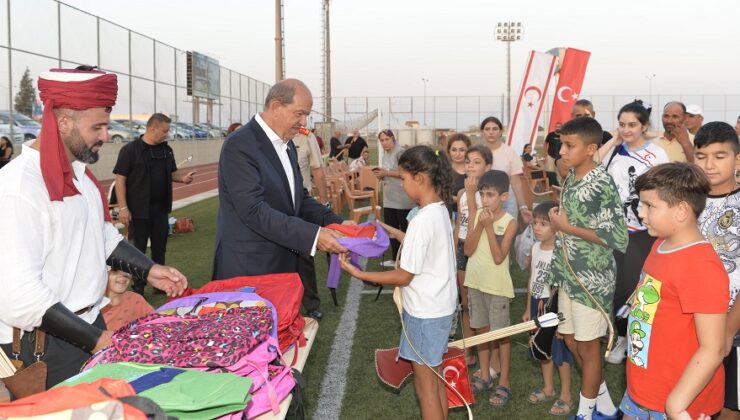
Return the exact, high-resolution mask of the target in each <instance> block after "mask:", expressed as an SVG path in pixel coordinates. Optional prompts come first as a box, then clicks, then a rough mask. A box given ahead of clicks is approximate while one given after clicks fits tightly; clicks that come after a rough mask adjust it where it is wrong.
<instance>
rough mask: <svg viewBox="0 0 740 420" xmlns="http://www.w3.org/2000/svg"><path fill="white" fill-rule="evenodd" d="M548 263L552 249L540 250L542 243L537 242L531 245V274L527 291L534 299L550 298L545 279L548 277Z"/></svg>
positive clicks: (548, 287) (550, 259)
mask: <svg viewBox="0 0 740 420" xmlns="http://www.w3.org/2000/svg"><path fill="white" fill-rule="evenodd" d="M550 261H552V249H548V250H544V249H542V243H541V242H539V241H537V242H535V243H534V245H532V269H531V271H532V273H531V274H530V280H529V291H530V293H532V297H533V298H535V299H545V298H549V297H550V286H549V285H548V284H547V279H548V278H549V277H550Z"/></svg>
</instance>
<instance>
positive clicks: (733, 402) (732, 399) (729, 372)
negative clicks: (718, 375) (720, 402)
mask: <svg viewBox="0 0 740 420" xmlns="http://www.w3.org/2000/svg"><path fill="white" fill-rule="evenodd" d="M739 355H740V352H738V348H737V347H733V348H732V349H731V350H730V354H728V355H727V357H725V360H723V361H722V364H723V365H724V367H725V404H724V407H725V408H729V409H730V410H734V411H738V410H740V408H739V407H738V400H740V396H738V391H739V390H740V386H738V379H739V378H740V374H738V368H739V367H740V363H738V356H739Z"/></svg>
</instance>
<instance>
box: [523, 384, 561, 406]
mask: <svg viewBox="0 0 740 420" xmlns="http://www.w3.org/2000/svg"><path fill="white" fill-rule="evenodd" d="M554 399H555V393H554V392H553V393H552V395H547V394H545V392H544V391H543V390H542V389H540V388H537V389H535V390H534V391H532V393H531V394H529V398H527V401H529V403H530V404H541V403H543V402H546V401H550V400H554Z"/></svg>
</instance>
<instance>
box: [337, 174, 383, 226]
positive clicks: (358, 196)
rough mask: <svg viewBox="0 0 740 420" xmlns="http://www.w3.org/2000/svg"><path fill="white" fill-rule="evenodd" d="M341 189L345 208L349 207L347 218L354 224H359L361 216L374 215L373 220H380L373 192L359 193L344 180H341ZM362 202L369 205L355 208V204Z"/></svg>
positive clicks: (359, 191)
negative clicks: (366, 202)
mask: <svg viewBox="0 0 740 420" xmlns="http://www.w3.org/2000/svg"><path fill="white" fill-rule="evenodd" d="M341 182H342V189H343V195H344V199H345V203H346V204H347V207H349V217H350V219H352V220H354V221H355V223H359V222H360V218H361V217H362V216H369V215H370V214H375V218H376V219H378V220H380V206H379V205H378V200H377V197H376V196H375V192H373V191H361V190H358V189H356V188H353V187H351V186H350V184H349V182H348V180H347V179H346V178H342V180H341ZM363 200H367V201H368V202H369V205H367V206H362V207H357V203H358V202H361V201H363Z"/></svg>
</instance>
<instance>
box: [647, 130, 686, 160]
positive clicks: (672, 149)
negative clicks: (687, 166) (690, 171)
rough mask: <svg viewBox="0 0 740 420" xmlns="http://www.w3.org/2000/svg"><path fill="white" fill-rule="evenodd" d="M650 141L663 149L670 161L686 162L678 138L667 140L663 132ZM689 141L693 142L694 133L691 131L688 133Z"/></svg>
mask: <svg viewBox="0 0 740 420" xmlns="http://www.w3.org/2000/svg"><path fill="white" fill-rule="evenodd" d="M651 141H652V142H653V143H655V144H657V145H658V146H660V147H662V148H663V150H665V153H666V154H667V155H668V159H669V160H670V161H671V162H686V153H684V152H683V147H681V144H680V143H679V142H678V140H676V139H673V140H668V139H667V138H665V134H662V135H660V136H659V137H656V138H654V139H652V140H651ZM689 141H690V142H691V144H694V135H693V134H691V133H689Z"/></svg>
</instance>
